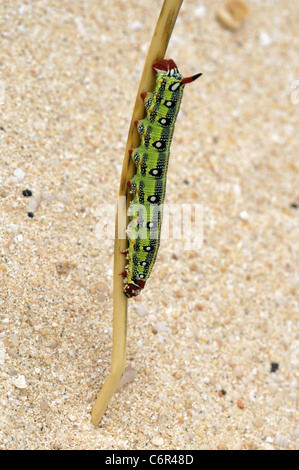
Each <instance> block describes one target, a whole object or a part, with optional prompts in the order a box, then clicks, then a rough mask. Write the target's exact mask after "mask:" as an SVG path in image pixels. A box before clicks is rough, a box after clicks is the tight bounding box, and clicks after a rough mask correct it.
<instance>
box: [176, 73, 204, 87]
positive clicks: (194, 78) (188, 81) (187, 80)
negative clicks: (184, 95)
mask: <svg viewBox="0 0 299 470" xmlns="http://www.w3.org/2000/svg"><path fill="white" fill-rule="evenodd" d="M201 75H202V73H197V74H196V75H193V76H192V77H185V78H183V80H182V81H181V83H182V85H186V83H190V82H194V80H196V79H197V78H199V77H200V76H201Z"/></svg>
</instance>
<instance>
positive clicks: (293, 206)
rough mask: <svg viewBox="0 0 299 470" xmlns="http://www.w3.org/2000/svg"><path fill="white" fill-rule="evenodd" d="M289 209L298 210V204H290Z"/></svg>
mask: <svg viewBox="0 0 299 470" xmlns="http://www.w3.org/2000/svg"><path fill="white" fill-rule="evenodd" d="M290 207H291V208H292V209H298V208H299V204H297V202H292V204H290Z"/></svg>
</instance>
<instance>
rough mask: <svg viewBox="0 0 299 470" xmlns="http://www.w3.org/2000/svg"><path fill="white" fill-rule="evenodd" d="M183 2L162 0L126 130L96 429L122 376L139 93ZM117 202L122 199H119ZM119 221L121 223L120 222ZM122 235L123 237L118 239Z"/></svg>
mask: <svg viewBox="0 0 299 470" xmlns="http://www.w3.org/2000/svg"><path fill="white" fill-rule="evenodd" d="M182 3H183V0H164V3H163V6H162V9H161V12H160V16H159V19H158V22H157V25H156V28H155V31H154V34H153V38H152V41H151V44H150V47H149V51H148V54H147V58H146V62H145V66H144V69H143V74H142V77H141V80H140V84H139V89H138V93H137V98H136V102H135V107H134V111H133V115H132V120H131V124H130V129H129V135H128V140H127V146H126V151H125V156H124V162H123V168H122V174H121V180H120V188H119V196H127V198H126V203H125V204H123V205H122V206H121V207H120V204H119V207H118V210H117V215H116V224H115V243H114V274H113V347H112V363H111V371H110V374H109V376H108V377H107V379H106V381H105V383H104V385H103V387H102V389H101V391H100V393H99V395H98V397H97V399H96V402H95V404H94V405H93V408H92V412H91V421H92V423H93V424H94V425H95V426H97V425H98V424H99V422H100V420H101V418H102V416H103V414H104V413H105V410H106V408H107V406H108V403H109V402H110V400H111V398H112V396H113V394H114V392H115V390H116V388H117V386H118V384H119V381H120V379H121V377H122V375H123V372H124V368H125V360H126V341H127V297H126V296H125V295H124V294H123V288H124V283H123V280H122V276H120V275H119V274H120V273H121V272H123V271H124V269H125V264H126V260H125V257H124V256H123V255H121V251H124V250H125V249H126V248H127V240H126V238H125V236H124V228H125V227H126V225H127V222H128V220H127V217H126V213H127V207H128V204H129V202H130V199H131V197H130V196H129V194H127V184H126V183H127V181H128V180H129V179H131V178H132V177H133V175H134V173H135V165H134V163H133V162H132V159H131V158H130V156H129V152H128V151H129V149H130V148H136V147H138V146H139V135H138V132H137V130H136V127H135V125H134V121H135V119H142V118H143V116H144V104H143V101H142V99H141V98H140V93H141V92H142V91H148V90H153V89H154V86H155V74H154V72H153V71H152V68H151V67H152V64H153V62H155V61H156V60H159V59H162V58H163V57H164V55H165V52H166V49H167V46H168V43H169V40H170V36H171V33H172V30H173V28H174V25H175V22H176V19H177V16H178V13H179V11H180V8H181V5H182ZM119 199H120V202H121V199H122V198H119ZM119 219H121V222H120V220H119ZM120 236H122V237H123V238H119V237H120Z"/></svg>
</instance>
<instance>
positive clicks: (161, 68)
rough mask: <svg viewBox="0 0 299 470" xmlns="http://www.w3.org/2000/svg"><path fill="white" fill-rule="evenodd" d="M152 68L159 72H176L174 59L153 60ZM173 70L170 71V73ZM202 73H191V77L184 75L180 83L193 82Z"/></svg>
mask: <svg viewBox="0 0 299 470" xmlns="http://www.w3.org/2000/svg"><path fill="white" fill-rule="evenodd" d="M152 69H153V70H155V72H157V73H161V72H166V73H169V74H170V75H172V73H177V72H178V68H177V65H176V63H175V61H174V60H172V59H162V60H157V62H154V63H153V65H152ZM172 70H173V72H172V73H170V72H171V71H172ZM201 75H202V73H197V74H196V75H193V76H192V77H185V78H183V79H182V80H181V83H182V85H186V83H190V82H194V80H196V79H197V78H198V77H200V76H201Z"/></svg>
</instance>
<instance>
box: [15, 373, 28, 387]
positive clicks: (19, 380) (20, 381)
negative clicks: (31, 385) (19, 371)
mask: <svg viewBox="0 0 299 470" xmlns="http://www.w3.org/2000/svg"><path fill="white" fill-rule="evenodd" d="M12 383H13V384H14V386H15V387H17V388H20V389H23V388H27V386H28V385H27V383H26V379H25V376H24V375H19V376H18V377H16V378H15V379H13V381H12Z"/></svg>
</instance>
